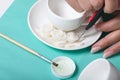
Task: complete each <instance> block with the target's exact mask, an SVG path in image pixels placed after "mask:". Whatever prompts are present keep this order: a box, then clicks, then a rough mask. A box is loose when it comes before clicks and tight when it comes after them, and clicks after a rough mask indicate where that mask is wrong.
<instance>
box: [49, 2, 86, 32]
mask: <svg viewBox="0 0 120 80" xmlns="http://www.w3.org/2000/svg"><path fill="white" fill-rule="evenodd" d="M47 4H48V18H49V20H50V21H51V23H52V24H53V25H54V26H55V27H57V28H58V29H61V30H64V31H71V30H74V29H77V28H78V27H80V25H81V23H82V22H83V21H84V20H85V18H86V14H85V12H81V13H78V12H76V11H75V10H74V9H73V8H72V7H71V6H70V5H69V4H68V3H67V2H66V1H65V0H48V3H47Z"/></svg>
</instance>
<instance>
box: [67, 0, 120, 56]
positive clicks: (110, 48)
mask: <svg viewBox="0 0 120 80" xmlns="http://www.w3.org/2000/svg"><path fill="white" fill-rule="evenodd" d="M66 1H67V2H68V3H69V4H70V5H71V6H72V7H73V8H74V9H75V10H77V11H79V12H82V11H90V10H99V9H100V8H101V7H102V6H103V4H104V3H105V7H104V12H105V13H113V12H115V11H116V10H120V0H66ZM95 28H96V29H97V30H100V31H103V32H110V33H109V34H108V35H107V36H105V37H104V38H102V39H101V40H99V41H98V42H96V43H95V44H94V45H93V46H92V49H91V52H92V53H95V52H97V51H99V50H101V49H104V48H106V49H105V51H104V55H103V57H105V58H107V57H110V56H112V55H114V54H116V53H119V52H120V11H118V13H117V16H116V17H115V18H113V19H111V20H109V21H107V22H102V23H98V24H96V25H95Z"/></svg>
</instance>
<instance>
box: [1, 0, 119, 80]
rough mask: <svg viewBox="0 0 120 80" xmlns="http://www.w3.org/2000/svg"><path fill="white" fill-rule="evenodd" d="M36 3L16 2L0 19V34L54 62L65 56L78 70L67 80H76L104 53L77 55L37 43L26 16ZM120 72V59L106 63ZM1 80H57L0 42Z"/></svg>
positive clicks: (28, 0) (33, 60)
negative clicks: (109, 63)
mask: <svg viewBox="0 0 120 80" xmlns="http://www.w3.org/2000/svg"><path fill="white" fill-rule="evenodd" d="M36 1H37V0H15V1H14V3H13V4H12V6H11V7H10V8H9V9H8V10H7V12H6V13H5V14H4V16H2V18H0V32H1V33H4V34H6V35H8V36H10V37H11V38H13V39H15V40H17V41H18V42H20V43H22V44H25V45H26V46H29V47H30V48H32V49H34V50H35V51H37V52H40V53H41V54H43V55H44V56H46V57H48V58H50V59H54V58H55V57H57V56H67V57H70V58H71V59H73V60H74V61H75V63H76V66H77V69H76V72H75V74H74V75H73V76H72V77H71V78H69V79H67V80H77V79H78V77H79V74H80V73H81V71H82V70H83V69H84V68H85V67H86V65H88V64H89V63H90V62H91V61H93V60H95V59H97V58H101V57H102V55H103V54H102V53H103V51H100V52H98V53H97V54H91V53H90V47H88V48H85V49H82V50H76V51H61V50H57V49H54V48H51V47H49V46H47V45H45V44H43V43H42V42H40V41H39V40H38V39H37V38H36V37H35V36H34V35H33V34H32V32H31V31H30V29H29V27H28V23H27V14H28V11H29V9H30V7H31V6H32V5H33V4H34V3H35V2H36ZM108 60H109V61H110V62H112V63H113V64H114V65H115V66H116V67H117V69H118V70H120V55H119V54H118V55H115V56H113V57H111V58H109V59H108ZM0 80H60V79H58V78H56V77H55V76H54V75H53V74H52V72H51V69H50V65H49V64H48V63H46V62H45V61H43V60H41V59H39V58H38V57H36V56H34V55H32V54H30V53H28V52H26V51H25V50H23V49H21V48H19V47H17V46H15V45H13V44H12V43H10V42H8V41H6V40H4V39H3V38H0Z"/></svg>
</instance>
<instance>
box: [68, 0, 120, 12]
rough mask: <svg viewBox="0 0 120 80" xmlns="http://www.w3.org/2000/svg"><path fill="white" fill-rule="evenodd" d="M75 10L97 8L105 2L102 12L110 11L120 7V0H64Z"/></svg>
mask: <svg viewBox="0 0 120 80" xmlns="http://www.w3.org/2000/svg"><path fill="white" fill-rule="evenodd" d="M66 1H67V2H68V3H69V4H70V5H71V6H72V7H73V8H74V9H75V10H76V11H78V12H82V11H89V10H99V9H100V8H101V7H102V6H103V4H104V3H105V7H104V12H105V13H112V12H114V11H115V10H119V9H120V0H66Z"/></svg>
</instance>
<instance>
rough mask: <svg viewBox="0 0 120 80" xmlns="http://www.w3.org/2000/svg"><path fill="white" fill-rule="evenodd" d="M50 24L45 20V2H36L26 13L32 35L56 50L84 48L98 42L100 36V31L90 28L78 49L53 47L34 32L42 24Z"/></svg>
mask: <svg viewBox="0 0 120 80" xmlns="http://www.w3.org/2000/svg"><path fill="white" fill-rule="evenodd" d="M46 23H47V24H50V21H49V20H48V18H47V0H38V1H37V2H36V3H35V4H34V5H33V6H32V7H31V9H30V11H29V13H28V25H29V28H30V30H31V31H32V33H33V34H34V35H35V36H36V37H37V38H38V39H39V40H40V41H42V42H43V43H45V44H47V45H48V46H51V47H53V48H56V49H60V50H78V49H83V48H86V47H88V46H90V45H92V44H93V43H94V42H96V41H97V40H98V38H99V37H100V36H101V33H102V32H100V31H96V30H95V29H94V28H91V29H90V30H88V31H87V33H85V35H88V36H87V37H86V38H85V40H83V41H82V42H81V43H80V44H79V45H80V46H79V47H72V48H63V47H58V46H54V45H53V44H51V43H50V42H49V41H47V40H45V39H44V38H42V37H41V36H40V34H39V33H38V32H37V31H36V30H37V29H39V27H41V26H42V25H43V24H46Z"/></svg>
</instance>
